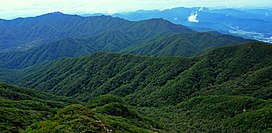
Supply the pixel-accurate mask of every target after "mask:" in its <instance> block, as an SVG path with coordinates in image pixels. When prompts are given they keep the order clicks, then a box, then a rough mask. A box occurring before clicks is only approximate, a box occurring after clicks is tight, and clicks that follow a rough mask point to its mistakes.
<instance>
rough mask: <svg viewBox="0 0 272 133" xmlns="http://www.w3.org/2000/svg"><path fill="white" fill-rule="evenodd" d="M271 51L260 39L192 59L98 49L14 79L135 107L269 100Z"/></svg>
mask: <svg viewBox="0 0 272 133" xmlns="http://www.w3.org/2000/svg"><path fill="white" fill-rule="evenodd" d="M271 54H272V49H271V46H270V45H267V44H265V43H260V42H255V43H247V44H244V45H237V46H228V47H223V48H218V49H215V50H212V51H210V52H208V53H207V54H205V55H203V56H200V57H194V58H182V57H156V58H155V57H141V56H133V55H126V54H115V53H97V54H93V55H91V56H87V57H81V58H75V59H73V58H72V59H62V60H59V61H56V62H54V63H50V65H47V64H43V65H42V66H47V67H39V66H38V67H33V68H32V69H31V70H32V71H30V72H27V74H24V75H22V78H19V79H18V80H17V81H16V83H17V84H21V85H23V86H27V87H33V88H38V89H41V90H43V91H47V92H50V93H53V94H57V95H64V96H71V97H73V98H76V99H78V100H81V101H89V100H91V99H93V98H95V97H97V96H100V95H103V94H108V93H110V94H114V95H117V96H122V97H124V99H126V100H127V101H128V102H129V103H130V104H132V105H137V106H162V105H175V104H178V103H180V102H182V101H184V100H187V99H189V98H191V97H195V96H198V95H239V96H252V97H256V98H263V99H269V98H271V92H272V91H271V89H272V88H271V83H272V82H271V71H270V70H271V65H272V61H271V57H270V56H269V55H271ZM256 55H258V56H256Z"/></svg>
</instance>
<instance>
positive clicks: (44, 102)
mask: <svg viewBox="0 0 272 133" xmlns="http://www.w3.org/2000/svg"><path fill="white" fill-rule="evenodd" d="M69 103H76V102H72V101H71V99H68V98H65V97H57V96H54V95H52V94H47V93H44V92H41V91H38V90H34V89H27V88H21V87H17V86H12V85H7V84H5V83H0V117H1V120H0V130H1V132H2V131H3V132H20V131H22V130H24V129H26V128H27V127H28V126H30V125H31V124H32V123H34V122H37V121H40V120H44V119H46V118H49V117H51V116H52V115H53V114H54V113H55V112H56V111H57V108H62V107H64V106H66V105H68V104H69Z"/></svg>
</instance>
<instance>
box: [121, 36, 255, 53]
mask: <svg viewBox="0 0 272 133" xmlns="http://www.w3.org/2000/svg"><path fill="white" fill-rule="evenodd" d="M246 41H250V40H245V39H243V38H239V37H234V36H230V35H223V34H214V33H186V34H178V33H176V34H171V35H165V36H161V37H156V38H150V39H147V40H145V41H142V42H139V43H136V44H133V45H131V46H129V47H128V48H126V49H124V50H122V52H124V53H131V54H136V55H148V56H195V55H199V54H203V53H204V52H207V51H208V50H210V49H212V48H216V47H220V46H227V45H231V44H240V43H244V42H246Z"/></svg>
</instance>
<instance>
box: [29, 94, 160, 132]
mask: <svg viewBox="0 0 272 133" xmlns="http://www.w3.org/2000/svg"><path fill="white" fill-rule="evenodd" d="M112 99H113V101H111V100H112ZM105 101H107V102H105ZM97 103H99V106H97V105H98V104H97ZM157 128H158V126H157V124H155V123H154V122H153V121H152V120H150V119H148V118H146V117H144V116H143V115H140V114H139V113H138V112H137V111H135V110H132V109H130V108H129V106H128V105H127V104H125V103H124V102H122V100H121V99H120V98H118V97H115V96H111V95H104V96H101V97H98V98H97V99H95V100H94V101H92V103H87V106H83V105H79V104H73V105H69V106H66V107H65V108H63V109H61V110H59V111H58V113H57V114H56V115H55V117H53V118H52V119H49V120H45V121H42V122H37V123H34V124H33V125H32V126H31V127H29V128H28V129H27V130H26V131H25V132H34V133H35V132H155V131H158V129H157Z"/></svg>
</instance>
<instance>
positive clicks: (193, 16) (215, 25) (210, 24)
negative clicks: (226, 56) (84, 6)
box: [113, 8, 272, 42]
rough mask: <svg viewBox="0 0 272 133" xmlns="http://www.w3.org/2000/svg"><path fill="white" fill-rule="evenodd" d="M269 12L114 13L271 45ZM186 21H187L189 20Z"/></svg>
mask: <svg viewBox="0 0 272 133" xmlns="http://www.w3.org/2000/svg"><path fill="white" fill-rule="evenodd" d="M271 14H272V10H271V9H256V10H254V9H231V8H228V9H209V8H173V9H167V10H163V11H158V10H154V11H136V12H130V13H121V14H114V15H113V16H115V17H121V18H124V19H128V20H134V21H135V20H144V19H149V18H164V19H166V20H169V21H171V22H172V23H175V24H182V25H186V26H188V27H190V28H192V29H195V30H198V29H199V31H203V30H204V29H206V31H211V30H216V31H219V32H222V33H228V34H232V35H238V36H242V37H246V38H250V39H257V40H261V41H265V42H272V39H271V37H272V32H271V31H272V29H271V27H272V21H271V20H272V15H271ZM189 18H190V19H189Z"/></svg>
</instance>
